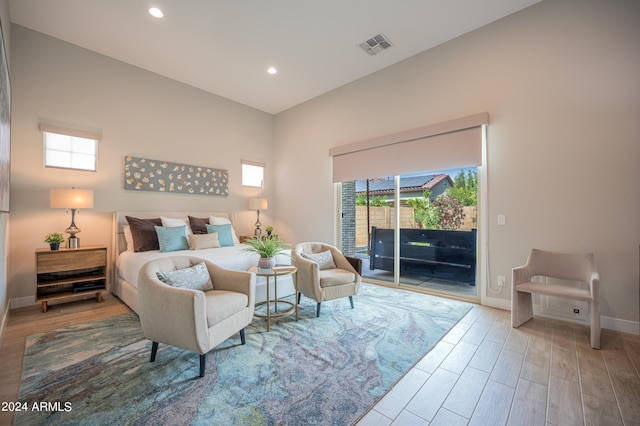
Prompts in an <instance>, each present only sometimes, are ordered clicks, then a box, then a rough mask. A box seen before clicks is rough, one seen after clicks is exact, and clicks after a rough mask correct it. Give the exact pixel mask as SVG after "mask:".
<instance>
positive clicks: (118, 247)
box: [111, 212, 295, 312]
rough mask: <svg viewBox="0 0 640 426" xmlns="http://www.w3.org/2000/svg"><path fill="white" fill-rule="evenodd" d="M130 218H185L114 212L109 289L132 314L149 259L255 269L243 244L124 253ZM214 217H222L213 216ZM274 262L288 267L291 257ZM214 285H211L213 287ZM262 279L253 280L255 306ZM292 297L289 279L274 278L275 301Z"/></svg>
mask: <svg viewBox="0 0 640 426" xmlns="http://www.w3.org/2000/svg"><path fill="white" fill-rule="evenodd" d="M205 214H206V213H195V214H192V215H193V216H195V217H206V216H208V214H206V216H205ZM126 215H130V216H133V217H140V218H152V217H159V216H169V217H175V218H178V217H186V213H182V212H180V213H165V212H114V247H115V256H114V257H115V259H114V260H115V262H114V263H115V265H114V266H115V268H114V269H115V270H114V271H113V273H114V278H115V279H114V280H113V284H112V286H111V291H112V292H113V294H115V295H116V296H118V297H119V298H120V299H121V300H122V301H124V302H125V303H126V304H127V305H129V307H130V308H131V309H133V310H134V311H135V312H137V310H138V288H137V286H138V284H137V283H138V273H139V272H140V269H141V268H142V266H143V265H144V264H145V263H147V262H149V261H150V260H153V259H158V258H162V257H169V256H190V257H199V258H202V259H205V260H209V261H211V262H213V263H215V264H216V265H218V266H221V267H223V268H226V269H232V270H236V271H246V270H247V269H249V268H250V267H252V266H257V264H258V258H259V256H258V255H257V254H255V253H247V252H244V251H243V249H244V248H246V247H248V246H247V245H246V244H236V245H234V246H230V247H219V248H210V249H202V250H179V251H172V252H166V253H161V252H160V251H159V250H152V251H143V252H133V251H127V245H126V242H125V237H124V231H123V226H124V224H126V220H125V216H126ZM217 215H218V216H222V215H225V213H217ZM276 262H277V263H279V264H285V265H289V264H291V257H290V256H289V253H287V255H278V257H277V258H276ZM269 284H270V285H269V287H270V295H271V297H273V291H274V288H273V287H274V283H273V279H271V280H270V281H269ZM214 285H215V284H214ZM266 292H267V291H266V278H265V277H257V278H256V302H261V301H263V300H266ZM294 293H295V287H294V283H293V277H292V276H291V275H285V276H282V277H279V278H278V297H284V296H288V295H291V294H294Z"/></svg>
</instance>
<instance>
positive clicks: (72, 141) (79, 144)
mask: <svg viewBox="0 0 640 426" xmlns="http://www.w3.org/2000/svg"><path fill="white" fill-rule="evenodd" d="M43 134H44V165H45V167H61V168H65V169H76V170H90V171H96V163H97V161H96V159H97V156H98V141H97V140H95V139H87V138H81V137H77V136H69V135H63V134H59V133H52V132H43Z"/></svg>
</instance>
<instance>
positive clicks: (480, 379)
mask: <svg viewBox="0 0 640 426" xmlns="http://www.w3.org/2000/svg"><path fill="white" fill-rule="evenodd" d="M126 312H130V311H129V309H128V308H127V307H126V306H125V305H124V304H122V303H121V302H120V301H119V300H118V299H117V298H116V297H114V296H112V295H110V294H109V295H107V294H105V298H104V302H103V303H100V304H96V302H95V299H87V300H81V301H77V302H72V303H66V304H60V305H54V306H52V307H50V309H49V310H48V311H47V313H45V314H43V313H42V312H41V311H40V307H39V306H33V307H26V308H20V309H15V310H12V311H11V312H10V314H9V320H8V324H7V327H6V330H5V333H4V336H3V339H2V346H1V347H0V366H1V368H0V402H8V401H16V400H17V396H18V389H19V386H20V377H21V374H22V360H23V356H24V345H25V338H26V336H28V335H31V334H35V333H42V332H45V331H48V330H53V329H56V328H61V327H67V326H70V325H73V324H78V323H83V322H89V321H94V320H97V319H102V318H106V317H110V316H114V315H120V314H122V313H126ZM639 370H640V336H635V335H629V334H624V333H616V332H613V331H610V330H603V331H602V349H601V350H599V351H598V350H593V349H591V348H590V346H589V330H588V328H585V327H582V326H578V325H574V324H571V323H566V322H562V321H554V320H548V319H544V318H534V319H533V320H531V321H529V322H528V323H526V324H525V325H523V326H521V327H520V328H518V329H513V328H511V326H510V316H509V312H507V311H502V310H498V309H493V308H487V307H483V306H478V305H474V307H473V309H472V310H471V311H470V312H469V313H468V314H467V315H466V316H465V317H464V318H463V319H462V320H461V321H460V322H459V323H458V324H457V325H456V326H455V327H454V328H453V329H452V330H451V331H449V333H448V334H447V335H446V336H445V337H444V338H443V339H442V340H441V341H440V342H439V343H438V344H437V345H436V346H435V347H434V348H433V349H432V350H431V351H430V352H429V353H428V354H427V355H426V356H425V357H424V358H423V359H422V360H421V361H419V362H418V363H417V364H416V366H415V367H414V368H412V369H411V370H410V371H409V372H408V373H407V375H406V376H405V377H403V378H402V379H401V380H400V381H399V382H398V383H397V384H396V386H394V387H393V388H392V389H391V390H390V391H389V392H388V393H387V394H386V395H385V396H384V397H383V398H382V399H381V400H380V401H379V402H378V403H377V404H376V405H375V406H374V407H373V408H372V409H371V410H370V411H369V412H368V413H367V414H366V415H365V416H364V417H363V418H362V419H361V420H360V421H359V422H358V426H368V425H447V426H451V425H466V424H472V425H503V424H509V425H537V424H540V425H574V424H575V425H598V426H600V425H602V426H609V425H640V375H639ZM12 422H13V415H12V414H11V413H9V412H2V411H0V424H1V425H9V424H11V423H12Z"/></svg>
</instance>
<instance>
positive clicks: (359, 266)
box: [345, 256, 362, 276]
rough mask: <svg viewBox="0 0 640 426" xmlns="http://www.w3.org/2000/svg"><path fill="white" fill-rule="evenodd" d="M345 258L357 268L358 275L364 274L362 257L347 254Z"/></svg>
mask: <svg viewBox="0 0 640 426" xmlns="http://www.w3.org/2000/svg"><path fill="white" fill-rule="evenodd" d="M345 258H346V259H347V260H348V261H349V263H350V264H351V266H353V269H355V270H356V272H357V273H358V275H360V276H362V259H360V258H357V257H351V256H345Z"/></svg>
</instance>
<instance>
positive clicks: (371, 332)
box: [15, 284, 471, 425]
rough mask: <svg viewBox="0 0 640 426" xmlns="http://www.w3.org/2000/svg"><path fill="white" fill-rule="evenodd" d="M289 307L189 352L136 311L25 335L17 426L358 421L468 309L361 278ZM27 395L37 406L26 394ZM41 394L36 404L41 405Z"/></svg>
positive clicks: (317, 423) (288, 423)
mask: <svg viewBox="0 0 640 426" xmlns="http://www.w3.org/2000/svg"><path fill="white" fill-rule="evenodd" d="M354 302H355V309H351V308H350V306H349V301H348V299H346V298H345V299H338V300H334V301H330V302H325V303H323V304H322V312H321V315H320V317H319V318H316V317H315V303H314V302H313V301H312V300H310V299H306V298H305V297H303V298H302V302H301V305H300V315H299V318H300V319H299V321H297V322H296V321H295V320H294V317H293V316H289V317H285V318H283V319H280V320H277V321H276V322H272V324H271V331H270V332H268V333H267V332H266V329H265V327H264V321H263V320H254V322H253V324H252V325H251V326H250V327H248V328H247V332H246V341H247V344H246V345H244V346H242V345H240V338H239V336H237V335H236V336H234V337H233V338H231V339H229V340H227V341H226V342H223V343H222V344H221V345H220V346H218V347H217V348H216V349H214V350H213V351H212V352H210V354H209V357H208V360H207V362H208V363H207V369H206V375H205V377H204V378H198V377H197V376H198V363H199V360H198V355H197V354H195V353H193V352H188V351H184V350H181V349H177V348H174V347H170V346H166V345H160V349H159V351H158V356H157V358H156V361H155V362H154V363H150V362H149V356H150V353H151V342H149V341H148V340H146V339H145V338H144V336H143V334H142V329H141V327H140V322H139V320H138V317H137V316H136V315H135V314H126V315H120V316H117V317H113V318H108V319H104V320H100V321H95V322H91V323H85V324H81V325H77V326H73V327H69V328H64V329H59V330H55V331H52V332H48V333H43V334H38V335H33V336H29V337H28V338H27V347H26V349H25V359H24V367H23V373H22V384H21V387H20V396H19V401H20V402H21V403H23V404H24V405H23V407H26V408H27V410H26V411H22V412H17V413H16V417H15V422H16V424H19V425H27V424H28V425H45V424H46V425H58V424H60V425H62V424H65V425H67V424H82V425H107V424H109V425H112V424H117V425H161V424H166V425H182V424H194V425H348V424H352V423H353V422H355V421H357V420H358V419H359V418H360V417H361V416H362V415H363V414H365V413H366V412H367V410H368V409H369V408H370V407H371V406H372V405H373V404H374V403H375V402H376V401H377V400H378V399H380V397H381V396H383V395H384V393H385V392H386V391H388V390H389V389H390V388H391V387H392V386H393V384H394V383H395V382H397V381H398V380H399V379H400V378H401V377H402V376H403V375H404V374H405V373H406V372H407V371H408V370H409V369H410V368H411V367H412V366H413V365H414V364H415V363H416V362H417V361H419V360H420V359H421V358H422V356H423V355H424V354H426V353H427V352H428V351H429V350H430V349H431V348H432V347H433V346H434V345H435V344H436V343H437V342H438V341H439V340H440V339H441V338H442V336H444V334H445V333H446V332H447V331H448V330H449V329H450V328H451V327H453V326H454V325H455V324H456V323H457V322H458V321H459V320H460V319H461V318H462V317H463V316H464V315H465V314H466V313H467V312H468V311H469V309H470V308H471V305H470V304H468V303H463V302H458V301H454V300H447V299H443V298H438V297H432V296H427V295H423V294H417V293H412V292H408V291H403V290H395V289H389V288H385V287H379V286H374V285H366V284H365V285H363V287H362V289H361V291H360V294H359V295H358V296H356V297H354ZM34 403H35V405H34ZM42 403H45V404H42Z"/></svg>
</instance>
